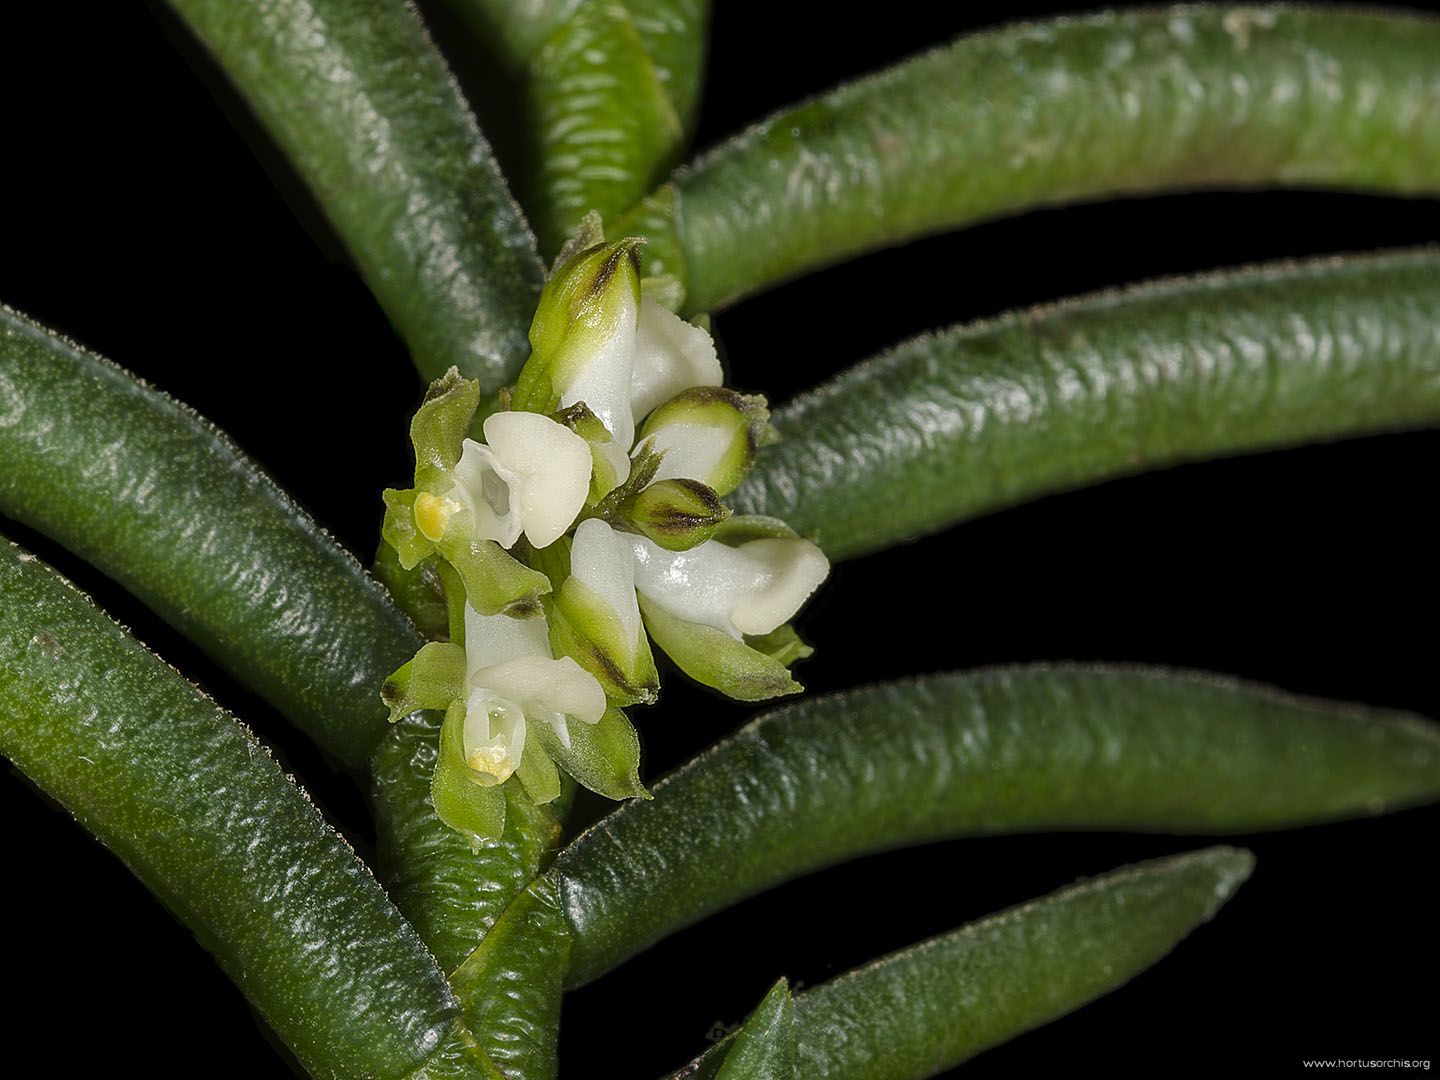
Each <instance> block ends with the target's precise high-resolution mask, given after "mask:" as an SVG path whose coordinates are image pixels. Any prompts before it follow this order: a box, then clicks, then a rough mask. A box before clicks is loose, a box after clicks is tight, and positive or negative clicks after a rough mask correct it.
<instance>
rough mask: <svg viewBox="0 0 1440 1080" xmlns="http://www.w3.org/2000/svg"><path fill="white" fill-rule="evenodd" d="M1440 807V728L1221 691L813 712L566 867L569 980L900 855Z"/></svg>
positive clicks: (975, 685)
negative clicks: (1035, 836)
mask: <svg viewBox="0 0 1440 1080" xmlns="http://www.w3.org/2000/svg"><path fill="white" fill-rule="evenodd" d="M1437 798H1440V729H1437V728H1436V727H1435V726H1434V725H1431V724H1428V723H1426V722H1423V721H1420V720H1417V719H1416V718H1414V717H1411V716H1408V715H1403V714H1397V713H1391V712H1386V711H1383V710H1364V709H1359V708H1353V707H1342V706H1337V705H1333V704H1329V703H1325V702H1319V701H1313V700H1309V699H1303V698H1295V697H1289V696H1286V695H1283V694H1280V693H1278V692H1276V691H1272V690H1268V689H1265V688H1261V687H1255V686H1248V685H1244V684H1238V683H1234V682H1229V681H1225V680H1221V679H1217V678H1214V677H1209V676H1196V675H1177V674H1167V673H1161V672H1146V671H1142V670H1134V671H1130V670H1123V669H1104V668H1094V669H1087V668H1074V669H1071V668H1047V667H1034V668H1020V669H1014V670H1003V669H1002V670H995V671H984V672H977V673H974V674H968V675H952V676H941V677H933V678H927V679H920V680H915V681H913V682H905V683H899V684H895V685H890V686H878V687H873V688H870V689H866V690H859V691H855V692H852V693H849V694H842V695H837V696H834V697H829V698H820V699H816V700H813V701H803V702H800V703H799V704H796V705H793V706H790V707H788V708H784V709H777V710H775V711H773V712H770V713H768V714H765V715H763V716H761V717H760V718H759V719H757V720H755V721H754V722H753V723H751V724H748V725H747V726H746V727H744V728H742V729H741V730H740V731H739V732H738V733H737V734H735V735H734V736H732V737H730V738H729V739H726V740H724V741H722V742H721V743H719V744H718V745H716V746H715V747H713V748H712V749H710V750H709V751H707V752H706V753H705V754H703V755H701V756H700V757H698V758H696V759H695V760H694V761H692V762H691V763H690V764H688V765H686V766H683V767H682V768H681V769H679V770H678V771H677V772H675V773H673V774H671V775H670V776H668V777H666V778H665V779H663V780H661V781H660V782H659V783H658V784H656V785H655V799H654V801H653V802H646V803H627V804H626V805H624V806H622V807H620V808H619V809H618V810H616V811H614V812H612V813H611V814H610V815H609V816H608V817H607V818H604V819H602V820H601V821H600V822H599V823H598V824H597V825H595V826H594V827H593V828H592V829H590V830H589V831H588V832H586V833H584V834H582V835H581V836H580V837H579V838H578V839H577V840H576V841H575V842H574V843H573V844H572V845H571V846H570V847H569V848H568V849H567V850H566V851H565V852H563V853H562V854H561V856H560V858H559V859H558V860H557V863H556V866H557V869H558V870H559V872H560V873H561V875H562V881H563V884H564V890H565V908H566V910H567V911H568V912H569V913H570V917H571V919H572V921H573V925H574V927H575V931H576V936H575V943H574V949H573V952H572V966H571V981H572V983H573V984H575V985H578V984H580V983H584V982H587V981H589V980H591V979H593V978H595V977H597V976H598V975H600V974H602V973H603V972H605V971H606V970H608V969H609V968H611V967H614V966H615V965H616V964H618V963H620V962H622V961H623V960H625V959H626V958H627V957H630V956H633V955H634V954H635V953H637V952H640V951H641V950H643V949H644V948H646V947H647V946H649V945H650V944H652V943H653V942H655V941H658V940H659V939H660V938H662V937H664V936H665V935H667V934H669V933H672V932H673V931H675V930H678V929H680V928H681V927H683V926H688V925H689V924H691V923H693V922H695V921H697V920H698V919H701V918H703V917H704V916H706V915H708V914H710V913H711V912H714V911H719V910H721V909H722V908H726V907H729V906H730V905H731V904H734V903H735V902H737V901H739V900H741V899H743V898H744V897H747V896H751V895H753V894H755V893H757V892H760V891H761V890H763V889H766V888H769V887H771V886H773V885H776V884H779V883H780V882H782V881H786V880H788V879H790V878H793V877H796V876H798V875H800V874H803V873H806V872H807V871H810V870H815V869H818V868H820V867H822V866H828V865H831V864H834V863H838V862H844V861H846V860H848V859H853V858H855V857H857V856H860V855H863V854H866V853H867V852H873V851H879V850H883V849H886V848H892V847H897V846H900V845H904V844H915V843H922V842H925V841H929V840H938V839H942V838H946V837H955V836H976V835H986V834H992V833H1003V832H1028V831H1038V830H1049V829H1101V830H1121V829H1129V830H1139V831H1145V832H1152V831H1153V832H1172V833H1222V834H1223V833H1235V832H1242V831H1246V830H1254V829H1274V828H1281V827H1285V826H1291V825H1300V824H1305V823H1309V822H1318V821H1328V820H1332V819H1336V818H1343V817H1358V816H1363V815H1367V814H1374V813H1378V812H1380V811H1382V810H1385V809H1389V808H1393V807H1399V806H1407V805H1411V804H1415V803H1421V802H1427V801H1433V800H1435V799H1437ZM809 1075H814V1074H809Z"/></svg>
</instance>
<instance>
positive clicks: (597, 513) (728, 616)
mask: <svg viewBox="0 0 1440 1080" xmlns="http://www.w3.org/2000/svg"><path fill="white" fill-rule="evenodd" d="M639 246H640V241H637V240H633V239H627V240H621V241H619V242H616V243H610V244H606V243H603V242H601V243H594V244H592V245H590V246H588V247H585V248H584V249H583V250H579V251H576V250H575V249H576V248H578V247H580V245H579V244H573V245H572V246H571V248H569V249H567V253H566V254H562V256H561V259H562V260H563V261H560V262H558V265H557V269H556V270H555V272H554V273H553V274H552V275H551V277H550V279H549V281H548V282H547V284H546V287H545V289H544V292H543V293H542V294H541V298H540V305H539V308H538V310H537V311H536V314H535V319H534V322H533V324H532V326H531V329H530V343H531V347H532V353H531V356H530V359H529V360H528V361H527V363H526V365H525V367H524V369H523V370H522V372H521V374H520V377H519V381H518V382H517V384H516V386H515V387H514V388H513V390H512V391H510V392H508V393H502V394H501V395H499V396H498V397H497V398H496V399H494V400H493V401H492V402H488V403H486V405H487V407H486V408H482V399H481V392H480V388H479V386H478V384H477V383H475V382H472V381H470V380H467V379H464V378H462V377H461V376H460V375H459V373H458V372H457V371H456V370H455V369H453V368H452V369H451V370H450V371H449V372H448V373H447V374H446V375H445V376H444V377H442V378H440V379H438V380H436V381H435V383H433V384H432V385H431V387H430V389H429V392H428V393H427V395H426V397H425V401H424V403H423V404H422V405H421V407H420V410H419V412H418V413H417V414H416V416H415V419H414V422H413V423H412V425H411V440H412V442H413V444H414V448H415V485H414V487H412V488H410V489H408V490H404V491H398V490H389V491H386V492H385V502H386V515H385V525H384V536H385V540H386V541H387V542H388V543H389V544H390V545H391V546H392V547H393V548H394V550H395V555H396V556H397V559H398V562H399V565H400V567H401V568H403V570H404V571H406V572H408V573H411V574H415V575H426V576H427V577H428V579H429V580H433V581H436V582H438V583H439V586H440V587H441V589H442V590H443V603H444V609H445V612H446V615H445V618H444V619H443V620H442V625H443V629H440V630H437V631H435V632H434V633H433V634H432V636H435V637H437V638H442V640H434V641H431V642H429V643H428V644H426V645H425V646H424V647H423V648H421V650H420V651H419V653H417V654H416V656H415V658H414V659H413V660H412V661H411V662H410V663H408V664H406V665H405V666H404V667H403V668H401V669H400V670H399V671H397V672H396V673H395V674H394V675H393V676H392V677H391V678H390V680H389V681H388V682H387V683H386V685H385V688H384V697H385V699H386V702H387V704H388V705H389V706H390V710H391V719H392V720H398V719H400V718H401V717H403V716H406V715H408V714H409V713H411V712H413V711H415V710H417V709H437V710H443V711H444V714H445V719H444V722H443V725H442V727H441V734H440V746H439V754H438V758H437V763H436V767H435V773H434V779H433V782H432V796H433V799H434V803H435V808H436V811H437V812H438V813H439V815H440V817H441V818H442V819H443V820H444V821H445V822H446V823H447V824H449V825H450V826H451V827H452V828H455V829H457V830H460V831H462V832H464V833H467V834H469V835H470V836H471V837H472V839H475V840H477V841H478V840H479V839H483V838H488V837H495V836H498V835H499V834H500V832H501V830H502V829H503V827H504V820H505V807H506V796H507V793H509V794H510V795H511V796H512V797H513V796H515V795H517V794H518V793H520V792H523V793H524V795H525V796H526V797H528V798H529V799H530V800H532V801H534V802H536V803H546V802H549V801H551V800H553V799H555V798H556V797H557V796H559V794H560V793H561V787H562V785H561V777H560V770H563V771H564V772H565V773H567V774H569V776H571V777H572V778H573V779H574V780H575V781H577V782H578V783H580V784H582V785H584V786H585V787H587V788H590V789H591V790H593V791H596V792H598V793H600V794H601V795H604V796H607V797H609V798H614V799H624V798H630V797H637V796H638V797H647V793H646V791H645V789H644V787H643V785H642V784H641V782H640V779H639V740H638V738H637V736H636V734H635V730H634V728H633V726H632V725H631V722H630V720H629V718H628V717H627V715H626V713H625V712H624V709H625V708H627V707H629V706H632V705H646V704H651V703H653V702H654V701H655V700H656V699H657V697H658V695H659V689H660V679H659V675H658V673H657V670H656V666H655V660H654V656H653V653H652V651H651V642H652V641H653V642H654V644H655V645H658V646H659V647H660V649H661V650H663V651H664V652H665V654H666V655H668V656H669V657H670V659H671V660H672V661H673V662H674V663H675V665H676V666H677V667H679V668H680V669H681V670H682V671H684V672H685V673H686V674H688V675H689V676H691V677H692V678H694V679H696V680H698V681H699V682H701V683H704V684H706V685H708V686H711V687H714V688H715V689H717V690H719V691H721V692H723V693H725V694H728V695H730V696H731V697H734V698H737V699H740V700H744V701H757V700H762V699H765V698H770V697H776V696H779V695H783V694H789V693H795V692H797V691H799V690H800V689H801V687H800V686H799V684H797V683H796V682H795V681H794V679H793V678H792V677H791V675H790V671H789V667H790V665H791V664H793V663H794V662H795V661H796V660H798V659H803V658H804V657H805V656H807V655H808V654H809V652H810V650H809V648H808V647H807V646H806V645H805V644H804V643H803V642H802V641H801V640H800V639H799V637H798V636H797V635H796V634H795V632H794V630H793V629H791V627H790V625H789V620H790V619H791V617H792V616H794V614H795V613H796V611H798V610H799V608H800V607H801V605H802V604H804V603H805V601H806V600H807V599H808V598H809V597H810V595H811V594H812V593H813V592H814V591H815V589H816V588H817V587H818V586H819V585H820V583H821V582H822V581H823V580H824V579H825V577H826V575H827V574H828V573H829V564H828V562H827V561H826V559H825V556H824V555H823V554H822V553H821V551H820V549H819V548H818V547H816V546H815V545H814V544H813V543H811V542H810V541H809V540H806V539H803V538H802V537H800V536H797V535H796V534H795V533H794V532H793V531H792V530H791V529H789V528H788V527H786V525H785V524H784V523H783V522H780V521H776V520H774V519H771V518H761V517H743V516H737V515H733V514H732V513H731V511H730V508H729V507H727V506H726V505H725V503H724V502H723V501H722V500H723V498H724V496H725V495H727V494H729V493H730V492H731V491H733V490H734V489H735V488H736V487H737V486H738V485H739V484H740V482H741V480H743V479H744V477H745V474H746V472H747V471H748V470H749V468H750V466H751V464H752V462H753V461H754V458H755V454H756V452H757V450H758V449H759V448H760V447H761V446H763V445H764V444H765V443H766V442H768V441H770V440H771V439H772V438H773V435H772V433H771V430H770V427H769V413H768V410H767V408H766V404H765V401H764V399H763V398H760V397H755V396H748V395H744V394H739V393H736V392H735V391H733V390H729V389H726V388H724V387H723V386H722V385H721V382H722V375H721V370H720V362H719V359H718V357H717V355H716V351H715V344H714V342H713V341H712V339H711V337H710V335H709V334H708V333H707V332H706V331H705V330H704V329H702V328H701V327H699V326H695V325H693V324H691V323H689V322H686V321H685V320H683V319H681V318H680V317H679V316H677V315H675V314H674V313H672V312H671V311H670V310H669V309H668V308H667V307H665V306H664V305H663V304H662V303H660V302H659V301H657V300H656V299H655V298H654V296H653V295H652V290H651V289H650V286H651V284H652V282H650V281H647V282H645V283H644V286H645V287H643V288H642V281H641V276H640V258H639ZM567 256H568V257H567ZM660 291H661V292H662V294H663V290H660ZM472 433H473V434H474V435H476V436H479V437H478V438H476V437H470V436H471V434H472ZM517 785H518V787H517Z"/></svg>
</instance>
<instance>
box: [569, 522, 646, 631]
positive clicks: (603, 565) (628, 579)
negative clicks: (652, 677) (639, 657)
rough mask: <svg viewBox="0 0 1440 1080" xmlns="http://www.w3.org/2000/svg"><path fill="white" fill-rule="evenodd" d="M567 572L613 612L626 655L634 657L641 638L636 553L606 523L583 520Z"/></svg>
mask: <svg viewBox="0 0 1440 1080" xmlns="http://www.w3.org/2000/svg"><path fill="white" fill-rule="evenodd" d="M570 574H571V576H572V577H574V578H575V579H576V580H577V581H578V582H579V583H580V584H581V585H584V586H585V587H586V588H588V589H589V590H590V591H591V592H592V593H594V594H595V595H596V596H597V597H598V598H599V599H600V601H601V602H602V603H604V604H605V605H606V606H607V607H609V608H610V610H611V611H613V612H614V613H615V616H616V617H617V618H618V619H619V620H620V629H621V632H622V633H623V634H624V635H625V647H626V655H627V656H628V657H629V658H631V659H633V658H634V653H635V648H636V646H637V644H638V643H639V640H640V606H639V604H638V603H637V602H636V600H635V556H634V555H633V554H632V553H631V551H630V545H629V544H627V543H626V542H625V540H624V539H623V538H622V537H621V536H620V534H619V533H617V532H616V531H615V530H614V529H612V528H611V527H610V526H609V525H607V524H605V522H603V521H600V520H598V519H596V518H589V519H587V520H585V521H582V522H581V523H580V525H579V527H578V528H577V529H576V530H575V543H574V545H573V546H572V547H571V549H570Z"/></svg>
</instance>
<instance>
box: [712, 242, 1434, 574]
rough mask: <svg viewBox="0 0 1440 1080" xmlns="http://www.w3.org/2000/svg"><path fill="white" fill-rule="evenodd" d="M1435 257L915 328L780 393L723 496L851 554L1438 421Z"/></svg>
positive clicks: (1401, 257)
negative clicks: (772, 438)
mask: <svg viewBox="0 0 1440 1080" xmlns="http://www.w3.org/2000/svg"><path fill="white" fill-rule="evenodd" d="M1437 326H1440V253H1437V252H1434V251H1428V250H1427V251H1416V252H1402V253H1395V254H1388V255H1379V256H1369V257H1363V258H1348V259H1343V260H1335V259H1326V260H1318V261H1312V262H1309V263H1302V264H1299V265H1296V264H1292V263H1284V264H1279V265H1274V266H1268V267H1260V268H1256V269H1250V270H1243V271H1237V272H1231V273H1227V274H1222V275H1215V276H1209V277H1201V278H1194V279H1189V280H1180V281H1170V282H1161V283H1158V284H1153V285H1146V286H1143V287H1141V288H1138V289H1133V290H1129V291H1126V292H1121V293H1106V294H1102V295H1099V296H1095V297H1090V298H1086V299H1081V300H1077V301H1072V302H1068V303H1064V304H1059V305H1053V306H1050V307H1046V308H1041V309H1039V310H1036V311H1030V312H1022V313H1020V314H1017V315H1009V316H1005V317H1003V318H1000V319H996V320H994V321H991V322H985V323H980V324H977V325H974V326H966V327H959V328H957V329H954V330H947V331H945V332H944V333H940V334H935V335H931V336H927V337H922V338H918V339H916V340H914V341H912V342H909V343H908V344H905V345H901V346H899V347H898V348H896V349H895V350H893V351H892V352H889V353H887V354H885V355H883V356H881V357H878V358H877V359H874V360H872V361H869V362H868V363H865V364H861V365H860V366H859V367H856V368H853V369H851V370H850V371H848V372H846V373H845V374H843V375H841V376H840V377H839V378H838V379H836V380H834V381H833V382H831V383H829V384H828V385H826V386H823V387H821V388H819V389H817V390H815V391H813V392H811V393H809V394H805V395H803V396H801V397H800V398H798V399H797V400H795V401H794V402H792V403H790V404H789V405H787V406H786V407H784V408H783V409H780V410H779V411H778V412H777V413H776V415H775V418H774V420H775V425H776V427H777V428H778V429H779V430H780V431H781V432H782V433H783V434H785V435H787V436H790V438H787V439H786V440H785V441H782V442H781V443H780V445H778V446H776V447H772V448H771V449H769V450H767V451H766V452H765V453H763V454H761V455H760V459H759V461H758V462H757V463H756V466H755V470H754V471H753V472H752V473H751V475H750V478H749V480H748V481H747V482H746V483H745V484H744V485H743V486H742V487H741V488H740V489H739V490H738V491H737V492H735V495H734V497H733V500H732V501H733V502H734V504H735V506H736V507H737V509H738V510H739V512H740V513H742V514H743V513H746V512H754V513H763V514H772V515H775V516H776V517H780V518H784V519H785V520H786V521H787V522H789V523H790V524H791V525H793V526H794V527H795V528H797V529H799V530H800V531H801V532H804V533H808V534H815V535H816V536H818V539H819V542H820V544H821V546H822V547H823V548H824V549H825V553H826V554H827V555H829V556H831V557H832V558H845V557H847V556H854V555H860V554H864V553H865V552H869V551H874V550H877V549H880V548H884V547H887V546H889V545H890V544H893V543H895V542H896V541H899V540H903V539H906V538H908V537H912V536H916V535H919V534H922V533H927V532H932V531H934V530H936V529H940V528H944V527H945V526H947V525H950V524H953V523H954V522H957V521H963V520H965V519H967V518H971V517H975V516H977V515H980V514H984V513H988V512H991V511H994V510H998V509H1001V508H1003V507H1006V506H1009V505H1012V504H1014V503H1019V502H1023V501H1025V500H1027V499H1033V498H1036V497H1037V496H1041V495H1045V494H1048V493H1050V492H1054V491H1061V490H1065V489H1069V488H1075V487H1079V486H1082V485H1085V484H1090V483H1096V482H1098V481H1102V480H1106V479H1109V478H1112V477H1116V476H1122V475H1126V474H1129V473H1134V472H1138V471H1142V470H1146V469H1153V468H1162V467H1165V466H1167V465H1172V464H1175V463H1178V462H1183V461H1191V460H1195V459H1200V458H1207V457H1216V456H1220V455H1225V454H1235V453H1243V452H1247V451H1254V450H1261V449H1265V448H1268V447H1276V446H1286V445H1291V444H1295V443H1302V442H1308V441H1314V440H1320V439H1334V438H1340V437H1344V436H1348V435H1360V434H1366V433H1370V432H1375V431H1385V430H1392V429H1401V428H1412V427H1418V426H1423V425H1431V424H1434V423H1436V422H1437V421H1440V331H1437V329H1436V328H1437Z"/></svg>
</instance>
